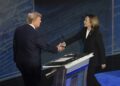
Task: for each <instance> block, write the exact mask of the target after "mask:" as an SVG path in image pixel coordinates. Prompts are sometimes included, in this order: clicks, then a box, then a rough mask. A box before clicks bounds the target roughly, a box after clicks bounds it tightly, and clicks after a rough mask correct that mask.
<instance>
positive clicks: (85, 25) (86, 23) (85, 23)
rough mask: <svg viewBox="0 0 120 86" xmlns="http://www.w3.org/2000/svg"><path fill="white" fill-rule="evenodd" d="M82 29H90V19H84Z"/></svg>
mask: <svg viewBox="0 0 120 86" xmlns="http://www.w3.org/2000/svg"><path fill="white" fill-rule="evenodd" d="M84 27H87V28H91V22H90V18H89V17H88V16H86V17H85V20H84Z"/></svg>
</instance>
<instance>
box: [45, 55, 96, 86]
mask: <svg viewBox="0 0 120 86" xmlns="http://www.w3.org/2000/svg"><path fill="white" fill-rule="evenodd" d="M93 56H94V55H93V53H90V54H85V55H82V56H81V55H80V56H79V55H78V56H75V55H72V54H69V55H65V56H64V57H62V58H59V59H57V60H54V61H51V62H49V63H48V64H47V65H44V66H43V70H46V69H53V70H52V71H50V72H49V73H47V74H46V76H47V77H49V76H50V75H54V83H53V85H52V86H81V85H80V84H78V83H79V82H80V81H82V82H81V83H83V82H84V81H83V80H80V81H79V79H83V78H84V75H83V74H84V71H85V69H86V68H87V66H88V64H89V59H90V58H92V57H93ZM81 73H82V75H83V76H82V75H81ZM77 81H79V82H77Z"/></svg>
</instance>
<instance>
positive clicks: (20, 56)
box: [13, 12, 64, 86]
mask: <svg viewBox="0 0 120 86" xmlns="http://www.w3.org/2000/svg"><path fill="white" fill-rule="evenodd" d="M41 17H42V15H41V14H40V13H38V12H31V13H28V16H27V24H25V25H23V26H20V27H18V28H17V29H16V30H15V34H14V40H13V48H14V61H15V63H16V66H17V67H18V69H19V70H20V72H21V74H22V77H23V80H24V83H25V86H42V84H41V78H42V72H41V49H44V50H47V51H50V52H58V51H59V52H61V51H63V50H64V47H63V46H64V45H63V44H62V43H60V44H58V45H56V46H55V45H53V46H52V45H51V46H50V45H48V44H47V42H46V40H45V39H46V38H44V37H43V36H40V34H39V33H38V31H37V28H38V27H39V26H40V24H41Z"/></svg>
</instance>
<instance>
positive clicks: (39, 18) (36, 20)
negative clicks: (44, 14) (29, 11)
mask: <svg viewBox="0 0 120 86" xmlns="http://www.w3.org/2000/svg"><path fill="white" fill-rule="evenodd" d="M33 22H34V26H35V27H36V28H38V27H40V25H41V17H37V18H36V19H35V20H34V21H33Z"/></svg>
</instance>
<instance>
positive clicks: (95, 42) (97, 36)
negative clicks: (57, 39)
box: [66, 28, 105, 65]
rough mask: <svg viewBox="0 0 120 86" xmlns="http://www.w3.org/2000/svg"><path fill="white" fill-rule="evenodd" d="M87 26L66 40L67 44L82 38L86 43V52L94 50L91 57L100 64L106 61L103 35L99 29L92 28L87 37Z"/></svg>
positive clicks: (92, 60)
mask: <svg viewBox="0 0 120 86" xmlns="http://www.w3.org/2000/svg"><path fill="white" fill-rule="evenodd" d="M86 30H87V29H86V28H83V29H82V30H81V31H79V32H78V33H77V34H76V35H75V36H73V37H71V38H69V39H67V40H66V44H67V45H69V44H71V43H72V42H74V41H77V40H80V39H81V40H82V41H83V43H84V53H91V52H94V57H93V58H91V59H90V62H92V63H93V64H95V65H100V64H103V63H105V48H104V44H103V39H102V35H101V33H100V31H99V29H97V30H91V31H90V33H89V35H88V37H87V39H86Z"/></svg>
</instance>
